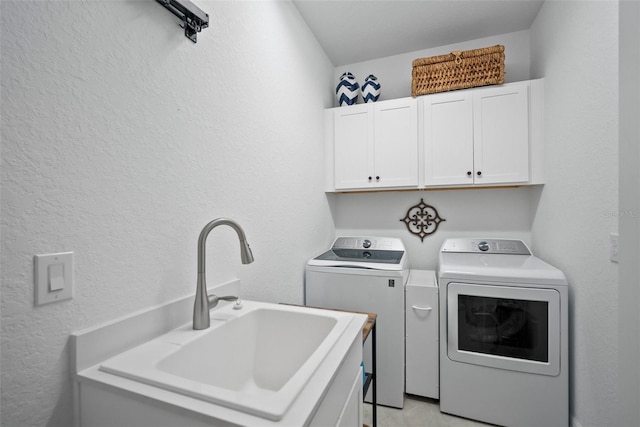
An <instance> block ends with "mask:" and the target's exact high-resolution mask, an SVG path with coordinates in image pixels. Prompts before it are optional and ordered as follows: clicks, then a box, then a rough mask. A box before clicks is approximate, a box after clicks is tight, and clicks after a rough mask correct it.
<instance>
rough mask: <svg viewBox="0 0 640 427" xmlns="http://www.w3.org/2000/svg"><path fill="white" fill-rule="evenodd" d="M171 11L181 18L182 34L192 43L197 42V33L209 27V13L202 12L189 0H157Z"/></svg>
mask: <svg viewBox="0 0 640 427" xmlns="http://www.w3.org/2000/svg"><path fill="white" fill-rule="evenodd" d="M157 1H158V3H160V4H161V5H163V6H164V7H166V8H167V9H168V10H169V11H170V12H171V13H173V14H174V15H176V16H177V17H178V18H180V19H182V24H181V25H180V26H181V27H182V28H184V35H185V37H187V38H188V39H189V40H191V41H192V42H194V43H197V42H198V33H199V32H200V31H201V30H202V29H203V28H207V27H209V15H208V14H206V13H204V12H203V11H202V9H200V8H199V7H198V6H196V5H195V4H193V3H191V2H190V1H189V0H157Z"/></svg>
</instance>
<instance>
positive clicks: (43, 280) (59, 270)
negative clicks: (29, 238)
mask: <svg viewBox="0 0 640 427" xmlns="http://www.w3.org/2000/svg"><path fill="white" fill-rule="evenodd" d="M34 273H35V274H34V278H35V303H36V305H43V304H49V303H51V302H57V301H64V300H68V299H71V298H73V252H62V253H57V254H45V255H36V256H35V262H34Z"/></svg>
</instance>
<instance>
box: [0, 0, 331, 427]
mask: <svg viewBox="0 0 640 427" xmlns="http://www.w3.org/2000/svg"><path fill="white" fill-rule="evenodd" d="M197 4H198V6H199V7H201V8H202V9H203V10H204V11H206V12H207V13H209V15H210V27H209V28H208V29H205V30H203V32H201V33H200V34H198V43H197V44H193V43H191V42H190V41H189V40H187V39H186V38H185V37H184V35H183V33H182V30H181V29H180V28H179V27H178V20H177V18H176V17H175V16H173V15H172V14H171V13H169V12H168V11H167V10H166V9H165V8H163V7H162V6H161V5H160V4H158V3H157V2H156V1H144V2H140V1H126V2H58V1H55V2H23V1H18V2H8V1H3V2H1V14H2V29H1V31H2V41H1V43H2V45H1V48H2V77H1V78H2V165H1V166H2V170H1V172H2V212H1V214H2V217H1V218H2V230H1V232H2V414H1V415H2V420H1V423H2V425H3V426H6V427H13V426H43V425H48V426H69V425H70V424H71V419H72V418H71V414H72V411H71V396H70V390H71V389H70V384H69V377H68V375H69V372H68V352H67V348H68V345H67V340H68V335H69V333H70V332H72V331H75V330H79V329H82V328H85V327H89V326H92V325H96V324H99V323H101V322H104V321H107V320H109V319H113V318H116V317H119V316H121V315H124V314H127V313H131V312H133V311H135V310H138V309H141V308H145V307H149V306H151V305H155V304H158V303H162V302H166V301H168V300H171V299H173V298H176V297H178V296H182V295H188V294H192V293H193V292H194V291H195V282H196V242H197V238H198V234H199V232H200V230H201V228H202V227H203V226H204V225H205V224H206V223H207V222H208V221H209V220H211V219H214V218H216V217H221V216H228V217H231V218H235V219H237V220H238V221H239V222H240V224H241V225H242V226H243V227H244V229H245V231H246V233H247V236H248V240H249V242H250V244H251V246H252V248H253V252H254V255H255V258H256V262H255V263H254V264H251V265H248V266H243V265H241V264H240V260H239V248H238V242H237V239H236V238H235V234H234V233H233V231H231V230H230V229H216V230H214V231H213V232H212V233H211V235H210V237H209V242H210V243H209V245H208V249H209V253H208V259H209V266H208V269H207V271H208V278H209V283H210V285H212V284H215V283H221V282H223V281H226V280H227V279H229V278H232V277H236V276H238V277H240V279H241V280H242V281H243V286H244V288H243V289H244V296H245V297H248V298H254V299H261V300H267V301H288V302H302V289H303V288H302V279H303V266H304V263H305V262H306V260H307V259H308V258H310V257H311V256H312V255H314V254H315V253H316V252H319V251H320V250H322V249H324V248H325V247H326V246H327V245H328V244H329V243H330V241H331V237H332V236H333V234H334V229H333V223H332V218H331V213H330V207H329V202H328V200H327V197H326V196H325V194H324V193H323V190H322V183H323V178H322V177H323V170H322V161H320V160H319V159H322V153H323V151H322V150H323V143H322V132H323V128H322V126H323V124H322V110H323V109H324V108H325V107H328V106H331V105H332V102H333V97H332V90H331V88H332V87H333V86H334V84H333V72H334V68H333V65H332V64H331V63H330V61H329V60H328V58H327V57H326V55H325V54H324V52H323V51H322V49H321V48H320V46H319V44H318V43H317V41H316V40H315V38H314V37H313V36H312V34H311V33H310V31H309V29H308V28H307V26H306V24H305V23H304V21H303V20H302V18H301V17H300V16H299V14H298V12H297V10H296V9H295V7H293V5H292V4H291V3H290V2H220V1H214V2H206V1H197ZM59 251H74V253H75V297H74V299H73V300H71V301H66V302H61V303H56V304H51V305H46V306H42V307H34V305H33V300H34V296H33V256H34V255H35V254H42V253H49V252H59Z"/></svg>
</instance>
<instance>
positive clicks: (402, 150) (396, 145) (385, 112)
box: [373, 98, 418, 188]
mask: <svg viewBox="0 0 640 427" xmlns="http://www.w3.org/2000/svg"><path fill="white" fill-rule="evenodd" d="M373 105H374V121H375V125H374V153H375V155H374V172H375V174H374V183H373V187H380V188H385V187H417V186H418V108H417V102H416V100H415V99H413V98H403V99H397V100H393V101H383V102H380V103H374V104H373Z"/></svg>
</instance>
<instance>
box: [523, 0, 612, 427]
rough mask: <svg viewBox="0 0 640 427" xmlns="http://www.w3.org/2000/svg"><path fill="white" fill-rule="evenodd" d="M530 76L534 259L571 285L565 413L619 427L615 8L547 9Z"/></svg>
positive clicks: (550, 5) (536, 32) (534, 36)
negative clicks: (534, 139)
mask: <svg viewBox="0 0 640 427" xmlns="http://www.w3.org/2000/svg"><path fill="white" fill-rule="evenodd" d="M530 31H531V51H532V60H531V64H532V72H531V74H532V77H533V78H536V77H543V76H544V78H545V105H546V114H545V125H546V130H545V132H546V156H545V159H546V164H545V165H546V182H547V183H546V185H545V186H544V189H543V190H542V193H541V196H540V202H539V204H538V208H537V211H536V212H535V214H534V220H533V228H532V239H533V243H534V245H535V246H536V248H537V252H538V255H540V256H542V257H543V258H545V259H547V260H548V261H549V262H552V263H554V264H556V265H557V267H559V268H561V269H562V270H564V272H565V274H566V275H567V278H568V280H569V282H570V285H571V301H570V310H571V312H570V331H571V332H570V337H571V339H570V341H571V349H570V355H571V356H570V360H571V370H570V378H571V406H572V408H571V412H572V414H573V416H574V418H575V421H577V422H578V423H579V424H580V425H582V426H583V427H587V426H599V427H602V426H615V425H619V424H617V414H616V412H617V409H618V408H617V405H616V387H617V369H616V362H617V354H618V351H617V349H618V335H617V331H618V322H617V321H618V314H617V313H618V269H617V264H614V263H611V262H610V261H609V233H612V232H617V228H618V216H617V212H618V184H617V179H618V4H617V2H610V1H596V2H582V1H581V2H567V1H547V2H545V4H544V5H543V6H542V9H541V10H540V13H539V14H538V17H537V18H536V21H535V22H534V25H533V26H532V27H531V30H530Z"/></svg>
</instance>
